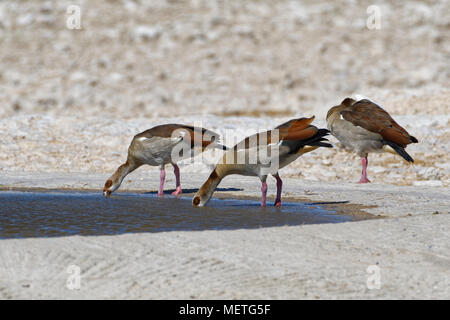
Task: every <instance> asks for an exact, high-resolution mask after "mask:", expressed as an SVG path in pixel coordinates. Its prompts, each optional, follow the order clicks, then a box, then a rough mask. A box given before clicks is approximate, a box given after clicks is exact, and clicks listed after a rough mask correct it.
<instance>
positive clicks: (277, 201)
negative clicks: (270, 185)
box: [274, 174, 283, 207]
mask: <svg viewBox="0 0 450 320" xmlns="http://www.w3.org/2000/svg"><path fill="white" fill-rule="evenodd" d="M274 177H275V179H277V198H276V199H275V203H274V206H275V207H280V206H281V189H282V188H283V181H282V180H281V178H280V176H279V175H278V174H276V175H274Z"/></svg>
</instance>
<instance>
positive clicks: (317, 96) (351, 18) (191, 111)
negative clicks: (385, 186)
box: [0, 0, 450, 185]
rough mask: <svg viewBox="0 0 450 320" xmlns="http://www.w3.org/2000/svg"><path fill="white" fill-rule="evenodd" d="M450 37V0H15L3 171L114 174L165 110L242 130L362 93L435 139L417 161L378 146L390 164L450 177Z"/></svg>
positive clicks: (2, 81)
mask: <svg viewBox="0 0 450 320" xmlns="http://www.w3.org/2000/svg"><path fill="white" fill-rule="evenodd" d="M71 5H75V6H78V7H79V8H80V14H81V15H80V27H81V28H80V29H76V28H75V29H70V28H69V27H68V23H69V22H70V21H73V14H74V12H73V11H69V12H68V8H69V6H71ZM373 5H375V9H374V7H373ZM370 6H372V7H371V9H372V10H371V9H370V8H369V7H370ZM373 10H375V11H376V10H378V11H376V12H378V13H379V16H377V18H379V21H378V20H377V22H378V25H377V27H376V28H373V26H372V27H370V26H371V22H373V20H371V19H372V18H373V14H374V13H375V11H373ZM68 19H72V20H70V21H68ZM69 25H70V23H69ZM449 40H450V5H449V1H448V0H441V1H395V2H391V1H356V0H355V1H354V0H348V1H342V0H340V1H331V0H326V1H312V0H311V1H309V0H307V1H284V0H283V1H270V0H248V1H237V0H236V1H234V0H151V1H144V0H141V1H139V0H134V1H133V0H95V1H94V0H91V1H87V0H85V1H81V0H80V1H76V0H72V1H61V0H58V1H37V0H30V1H0V130H2V132H3V133H4V135H3V137H1V139H2V140H1V141H0V143H1V146H0V151H1V152H0V153H1V155H0V170H9V171H11V170H12V171H14V170H17V171H30V170H31V171H67V172H68V171H81V172H84V171H87V172H108V171H110V170H114V168H115V167H117V165H119V164H120V162H121V161H122V160H123V159H124V157H125V154H126V148H127V146H128V143H129V142H130V141H131V138H132V136H133V135H134V134H136V133H138V132H139V131H142V130H145V129H148V128H150V127H151V126H153V125H156V124H160V123H161V122H168V121H172V122H184V123H193V122H194V121H198V120H203V122H204V125H205V126H206V127H209V128H210V129H217V130H218V129H220V128H228V129H232V130H235V132H236V135H237V136H238V137H240V138H242V137H244V136H245V135H247V134H250V133H254V132H255V131H257V130H263V129H270V128H273V127H274V126H276V125H278V124H279V123H280V122H281V121H284V120H286V119H288V118H290V117H293V116H310V115H313V114H314V115H316V119H317V123H316V124H318V125H322V126H325V121H324V120H325V115H326V112H327V110H328V109H329V108H330V107H332V106H333V105H336V104H339V103H340V101H341V100H342V99H343V98H345V97H347V96H350V95H355V94H362V95H365V96H367V97H370V98H372V99H373V100H375V101H377V102H379V103H381V104H382V105H383V107H384V108H385V109H386V110H387V111H388V112H390V113H391V114H392V115H394V116H396V115H397V117H395V118H396V119H397V120H398V122H399V123H400V124H402V125H403V126H405V128H406V129H407V130H409V131H410V133H411V134H413V135H414V136H417V137H418V138H419V140H420V141H421V142H422V144H420V145H417V146H412V147H411V148H408V150H410V151H411V154H412V155H413V157H414V158H417V159H418V161H416V166H415V167H407V166H406V164H404V163H402V160H401V159H397V158H395V157H394V156H392V155H379V156H378V155H377V156H374V157H376V158H375V159H374V161H375V163H374V165H375V170H378V171H377V172H376V174H377V175H378V176H381V177H384V179H385V180H384V181H385V182H389V183H395V184H414V183H415V182H417V181H434V182H431V183H429V184H430V185H442V184H443V185H448V184H449V177H450V174H449V172H450V168H449V166H448V165H447V164H446V163H448V162H449V161H443V160H445V159H447V160H448V157H449V156H448V154H449V153H450V146H449V144H450V142H449V141H450V132H449V127H450V122H449V114H450V86H449V84H450V41H449ZM231 144H232V143H231ZM305 158H306V157H305ZM308 161H309V162H308ZM377 161H378V162H377ZM316 163H318V165H320V166H332V165H335V164H336V163H339V164H342V166H343V167H342V170H341V169H339V170H330V169H328V171H327V170H325V173H323V171H324V170H323V169H321V168H319V167H317V168H316V171H314V170H312V169H311V168H312V167H314V166H315V165H316ZM359 165H360V163H359V161H358V160H357V158H356V157H354V156H353V155H351V154H348V153H343V152H342V151H340V150H332V151H331V150H327V151H324V152H321V153H320V154H318V155H315V156H313V158H311V160H306V162H304V163H303V164H302V163H300V164H298V165H297V166H298V167H295V166H294V167H291V169H287V171H286V173H287V174H289V175H293V176H300V177H303V178H311V179H319V180H321V179H324V180H327V181H335V180H352V179H353V180H356V179H357V177H358V175H359ZM439 165H441V167H439ZM386 167H388V169H387V170H386V169H385V168H386ZM377 168H378V169H377ZM149 170H150V169H149ZM192 170H194V169H192ZM195 170H197V169H195ZM289 170H290V171H289ZM346 170H347V171H346ZM369 170H370V167H369ZM305 171H307V172H316V173H314V174H312V175H309V173H305ZM336 171H337V172H336ZM302 172H303V173H302ZM374 174H375V172H374ZM417 184H419V185H420V183H417Z"/></svg>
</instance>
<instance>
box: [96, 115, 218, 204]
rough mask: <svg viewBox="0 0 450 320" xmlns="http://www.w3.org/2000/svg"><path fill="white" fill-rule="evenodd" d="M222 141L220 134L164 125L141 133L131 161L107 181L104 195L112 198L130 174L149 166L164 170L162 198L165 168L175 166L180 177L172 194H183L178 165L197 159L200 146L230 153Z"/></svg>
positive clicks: (134, 142)
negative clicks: (178, 163)
mask: <svg viewBox="0 0 450 320" xmlns="http://www.w3.org/2000/svg"><path fill="white" fill-rule="evenodd" d="M218 141H219V135H218V134H217V133H215V132H213V131H211V130H208V129H204V128H199V127H193V126H187V125H182V124H164V125H159V126H156V127H153V128H151V129H148V130H146V131H144V132H141V133H139V134H137V135H135V136H134V138H133V140H132V141H131V144H130V146H129V147H128V157H127V161H126V162H125V163H124V164H122V165H121V166H119V167H118V168H117V170H116V171H115V172H114V173H113V175H112V176H110V177H109V178H108V179H107V180H106V182H105V186H104V188H103V195H104V196H109V195H111V193H112V192H114V191H115V190H117V189H118V188H119V187H120V185H121V183H122V181H123V179H124V178H125V177H126V176H127V175H128V174H129V173H131V172H132V171H134V170H136V169H137V168H139V167H140V166H142V165H144V164H148V165H150V166H159V168H160V185H159V190H158V196H162V195H163V194H164V180H165V177H166V171H165V165H166V164H169V163H170V164H171V165H172V166H173V169H174V174H175V178H176V189H175V191H174V192H173V193H172V195H178V194H181V193H182V190H181V183H180V169H179V167H178V165H177V164H176V162H177V161H179V160H182V159H187V158H190V157H193V156H194V155H195V150H196V149H195V147H196V146H199V147H201V148H200V150H201V151H204V150H205V149H206V148H207V147H214V148H218V149H223V150H226V149H227V148H226V147H225V146H223V145H221V144H219V143H218ZM197 150H198V149H197ZM174 155H175V157H174Z"/></svg>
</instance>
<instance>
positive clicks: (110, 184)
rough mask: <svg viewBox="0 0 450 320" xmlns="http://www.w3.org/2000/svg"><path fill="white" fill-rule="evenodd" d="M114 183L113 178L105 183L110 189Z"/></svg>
mask: <svg viewBox="0 0 450 320" xmlns="http://www.w3.org/2000/svg"><path fill="white" fill-rule="evenodd" d="M112 184H113V182H112V181H111V180H108V181H106V183H105V188H106V189H108V188H109V187H111V186H112Z"/></svg>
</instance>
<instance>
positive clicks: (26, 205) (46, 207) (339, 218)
mask: <svg viewBox="0 0 450 320" xmlns="http://www.w3.org/2000/svg"><path fill="white" fill-rule="evenodd" d="M352 219H353V217H352V216H347V215H340V214H337V213H336V212H335V211H333V210H328V209H326V208H324V207H321V206H319V205H316V204H311V203H295V202H287V203H284V204H283V206H282V207H281V208H277V207H273V206H271V205H269V206H268V207H266V208H261V207H260V203H259V201H254V200H223V199H212V200H211V201H210V202H209V203H208V207H204V208H194V207H192V204H191V198H190V197H187V196H186V197H181V198H176V197H173V196H165V197H164V198H158V197H156V196H155V195H153V194H133V193H116V194H114V195H113V196H111V197H110V198H104V197H103V196H102V195H101V194H100V193H92V192H76V193H74V192H64V191H60V192H59V191H58V192H19V191H2V192H0V239H7V238H27V237H58V236H70V235H115V234H123V233H136V232H163V231H194V230H225V229H244V228H264V227H274V226H285V225H301V224H314V223H338V222H346V221H351V220H352Z"/></svg>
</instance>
